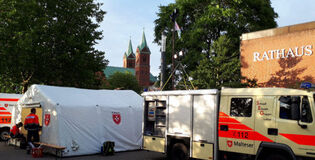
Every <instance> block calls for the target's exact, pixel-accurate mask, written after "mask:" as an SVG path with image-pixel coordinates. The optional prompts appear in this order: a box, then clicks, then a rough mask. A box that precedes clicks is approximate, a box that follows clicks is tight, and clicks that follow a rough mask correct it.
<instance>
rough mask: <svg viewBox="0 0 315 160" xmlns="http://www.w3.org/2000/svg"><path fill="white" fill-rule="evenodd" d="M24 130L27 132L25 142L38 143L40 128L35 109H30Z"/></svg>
mask: <svg viewBox="0 0 315 160" xmlns="http://www.w3.org/2000/svg"><path fill="white" fill-rule="evenodd" d="M24 128H25V129H26V130H27V142H39V133H38V132H39V129H40V126H39V122H38V116H37V115H36V109H35V108H32V109H31V113H30V114H29V115H28V116H27V117H26V118H25V122H24ZM32 138H33V140H32Z"/></svg>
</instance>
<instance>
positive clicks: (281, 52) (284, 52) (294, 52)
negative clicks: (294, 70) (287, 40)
mask: <svg viewBox="0 0 315 160" xmlns="http://www.w3.org/2000/svg"><path fill="white" fill-rule="evenodd" d="M312 54H313V46H312V45H306V46H301V47H294V48H289V49H285V48H282V49H275V50H268V51H264V53H263V54H261V53H259V52H254V53H253V56H254V62H257V61H264V60H267V61H269V60H273V59H280V58H289V57H292V58H295V57H302V56H310V55H312Z"/></svg>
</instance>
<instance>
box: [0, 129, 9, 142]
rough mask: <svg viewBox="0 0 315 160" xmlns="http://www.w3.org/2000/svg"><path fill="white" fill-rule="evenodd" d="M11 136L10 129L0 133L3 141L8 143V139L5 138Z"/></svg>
mask: <svg viewBox="0 0 315 160" xmlns="http://www.w3.org/2000/svg"><path fill="white" fill-rule="evenodd" d="M9 135H10V130H9V129H6V128H4V129H2V130H1V131H0V139H1V141H7V140H8V138H7V137H5V136H9Z"/></svg>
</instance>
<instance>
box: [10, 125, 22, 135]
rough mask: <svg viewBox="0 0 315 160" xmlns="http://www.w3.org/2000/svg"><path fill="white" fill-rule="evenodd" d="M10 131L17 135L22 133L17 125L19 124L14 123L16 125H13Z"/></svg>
mask: <svg viewBox="0 0 315 160" xmlns="http://www.w3.org/2000/svg"><path fill="white" fill-rule="evenodd" d="M10 132H11V133H12V134H13V135H14V136H16V135H18V134H19V133H20V130H19V128H18V127H17V125H14V126H13V127H12V129H11V130H10Z"/></svg>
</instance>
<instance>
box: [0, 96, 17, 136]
mask: <svg viewBox="0 0 315 160" xmlns="http://www.w3.org/2000/svg"><path fill="white" fill-rule="evenodd" d="M20 97H22V95H21V94H7V93H0V139H1V140H7V138H6V135H9V133H10V128H11V127H12V126H13V125H14V124H12V123H11V120H12V119H13V113H12V111H13V109H14V106H15V105H16V103H17V101H18V100H19V98H20Z"/></svg>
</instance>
